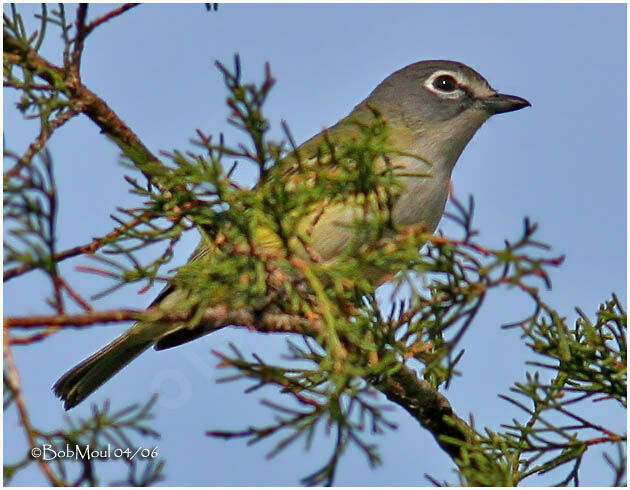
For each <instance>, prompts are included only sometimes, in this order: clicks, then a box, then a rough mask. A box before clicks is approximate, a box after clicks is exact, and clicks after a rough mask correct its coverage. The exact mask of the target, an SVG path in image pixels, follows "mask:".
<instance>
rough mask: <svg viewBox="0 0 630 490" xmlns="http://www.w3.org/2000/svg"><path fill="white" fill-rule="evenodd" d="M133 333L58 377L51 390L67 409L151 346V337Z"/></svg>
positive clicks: (125, 335) (119, 338)
mask: <svg viewBox="0 0 630 490" xmlns="http://www.w3.org/2000/svg"><path fill="white" fill-rule="evenodd" d="M135 333H136V332H134V331H133V329H132V330H130V331H128V332H126V333H124V334H123V335H121V336H120V337H118V338H117V339H116V340H114V341H113V342H112V343H111V344H109V345H106V346H105V347H103V348H102V349H101V350H99V351H98V352H96V353H94V354H92V355H91V356H90V357H88V358H87V359H85V360H84V361H82V362H80V363H79V364H77V365H76V366H75V367H73V368H72V369H70V371H68V372H67V373H66V374H64V375H63V376H62V377H61V378H59V380H58V381H57V382H56V383H55V385H54V386H53V391H54V392H55V395H57V396H58V397H59V398H61V399H62V400H63V401H64V408H65V409H66V410H69V409H71V408H72V407H74V406H76V405H78V404H79V403H81V402H82V401H83V400H84V399H85V398H86V397H87V396H88V395H90V394H91V393H92V392H93V391H94V390H96V389H97V388H98V387H99V386H101V385H102V384H103V383H105V381H107V380H108V379H110V378H111V377H112V376H114V375H115V374H116V373H117V372H118V371H120V370H121V369H122V368H124V367H125V366H126V365H127V364H129V363H130V362H131V361H132V360H134V359H135V358H136V357H137V356H139V355H140V354H142V353H143V352H144V351H145V350H147V349H148V348H149V347H151V346H152V345H153V343H154V341H153V340H151V339H147V337H146V336H139V335H135Z"/></svg>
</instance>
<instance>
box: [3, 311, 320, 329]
mask: <svg viewBox="0 0 630 490" xmlns="http://www.w3.org/2000/svg"><path fill="white" fill-rule="evenodd" d="M189 319H190V312H189V311H185V312H174V313H167V314H165V313H164V312H163V311H162V310H160V309H159V308H150V309H148V310H144V311H139V310H109V311H91V312H87V313H80V314H76V315H33V316H21V317H20V316H17V317H6V318H4V327H5V328H20V329H31V328H42V327H50V326H58V327H83V326H85V325H94V324H98V323H117V322H125V321H131V320H133V321H158V320H159V321H163V322H183V321H186V320H189ZM201 321H202V322H203V323H205V324H211V325H212V330H216V329H219V328H222V327H226V326H235V327H247V328H250V329H254V330H257V331H259V332H280V333H299V334H305V335H310V336H313V337H315V336H317V335H318V334H319V333H320V332H321V330H322V325H321V322H319V321H309V320H305V319H302V318H299V317H296V316H294V315H287V314H284V313H274V312H262V313H259V312H255V311H253V310H252V309H251V308H246V307H243V308H239V309H237V310H229V309H228V308H227V307H226V306H225V305H217V306H213V307H211V308H206V310H205V311H204V314H203V315H202V317H201Z"/></svg>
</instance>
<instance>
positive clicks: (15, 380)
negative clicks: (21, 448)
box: [3, 329, 63, 486]
mask: <svg viewBox="0 0 630 490" xmlns="http://www.w3.org/2000/svg"><path fill="white" fill-rule="evenodd" d="M10 341H11V335H10V333H9V332H8V331H7V330H6V329H5V330H4V342H3V354H4V366H5V369H6V373H7V375H6V376H5V381H6V386H7V388H8V389H9V390H10V391H11V395H12V396H13V399H14V400H15V406H16V407H17V411H18V414H19V417H20V425H21V426H22V427H24V432H25V433H26V439H27V441H28V444H29V446H30V448H31V449H33V448H35V447H37V441H36V439H35V430H34V429H33V426H32V425H31V422H30V419H29V416H28V412H27V410H26V403H24V397H23V396H22V389H21V388H20V376H19V374H18V371H17V367H16V365H15V361H14V359H13V353H12V352H11V346H10V343H11V342H10ZM37 464H38V465H39V467H40V468H41V470H42V472H43V473H44V475H46V477H47V478H48V480H49V481H50V483H51V484H52V485H54V486H62V485H63V482H62V481H60V480H59V479H58V478H57V477H56V476H55V474H54V473H53V472H52V470H51V468H50V466H48V463H47V462H46V461H44V459H43V458H37Z"/></svg>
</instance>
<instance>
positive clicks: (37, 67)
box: [3, 32, 160, 187]
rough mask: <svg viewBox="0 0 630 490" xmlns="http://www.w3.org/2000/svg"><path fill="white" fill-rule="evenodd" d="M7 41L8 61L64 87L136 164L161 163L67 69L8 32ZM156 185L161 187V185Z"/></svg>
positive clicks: (78, 109) (80, 109)
mask: <svg viewBox="0 0 630 490" xmlns="http://www.w3.org/2000/svg"><path fill="white" fill-rule="evenodd" d="M3 41H4V53H3V54H4V58H5V60H7V61H9V62H12V63H15V64H18V65H20V66H22V67H23V68H24V69H26V70H28V71H31V72H33V73H36V74H37V76H38V77H40V78H41V79H43V80H45V81H46V82H47V83H50V84H51V85H53V86H55V87H63V89H62V90H63V91H64V92H65V93H66V94H67V96H68V98H69V99H70V100H69V104H70V106H71V107H72V108H73V109H74V111H75V112H77V113H84V114H85V115H86V116H88V117H89V118H90V119H91V120H92V122H94V123H95V124H96V125H97V126H98V127H99V128H100V129H101V132H103V133H105V134H107V135H108V136H110V137H111V138H112V139H113V140H114V142H115V143H116V144H117V145H118V146H119V147H120V148H121V149H122V150H123V152H125V153H126V154H127V155H128V156H129V157H130V158H132V160H133V161H134V162H135V163H136V164H138V165H140V166H141V164H142V163H144V162H147V161H159V160H158V158H157V157H156V156H155V155H153V153H152V152H151V151H149V149H148V148H147V147H146V146H144V144H143V143H142V141H140V139H139V138H138V137H137V136H136V134H135V133H134V132H133V131H132V130H131V129H130V128H129V127H128V126H127V125H126V124H125V123H124V122H123V121H122V120H121V119H120V118H119V117H118V116H117V115H116V113H115V112H114V111H112V110H111V109H110V107H109V106H108V105H107V103H105V101H104V100H103V99H101V98H100V97H98V96H97V95H96V94H94V92H92V91H91V90H89V89H88V88H87V87H86V86H85V85H83V84H82V83H81V81H80V80H79V79H78V77H76V76H73V75H72V74H69V73H68V70H67V69H66V67H59V66H56V65H54V64H52V63H50V62H49V61H48V60H46V59H44V58H43V57H42V56H40V55H39V54H38V53H36V52H35V51H33V50H32V49H30V47H29V46H28V45H24V44H22V43H20V42H19V41H18V40H17V39H15V38H13V37H12V36H10V35H8V34H7V33H6V32H5V33H4V37H3ZM147 177H149V176H147ZM154 184H155V185H156V186H158V187H160V184H159V182H154Z"/></svg>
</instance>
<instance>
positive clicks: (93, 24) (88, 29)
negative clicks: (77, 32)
mask: <svg viewBox="0 0 630 490" xmlns="http://www.w3.org/2000/svg"><path fill="white" fill-rule="evenodd" d="M138 5H140V4H139V3H126V4H124V5H123V6H122V7H118V8H116V9H114V10H112V11H110V12H108V13H106V14H105V15H103V16H102V17H99V18H98V19H96V20H93V21H92V22H90V23H89V25H88V26H87V27H86V28H85V34H84V36H83V38H84V39H85V38H86V37H87V36H88V34H90V33H91V32H92V31H93V30H94V29H95V28H96V27H98V26H100V25H101V24H103V23H105V22H107V21H108V20H111V19H113V18H114V17H118V16H119V15H122V14H124V13H125V12H126V11H127V10H130V9H132V8H134V7H137V6H138Z"/></svg>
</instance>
